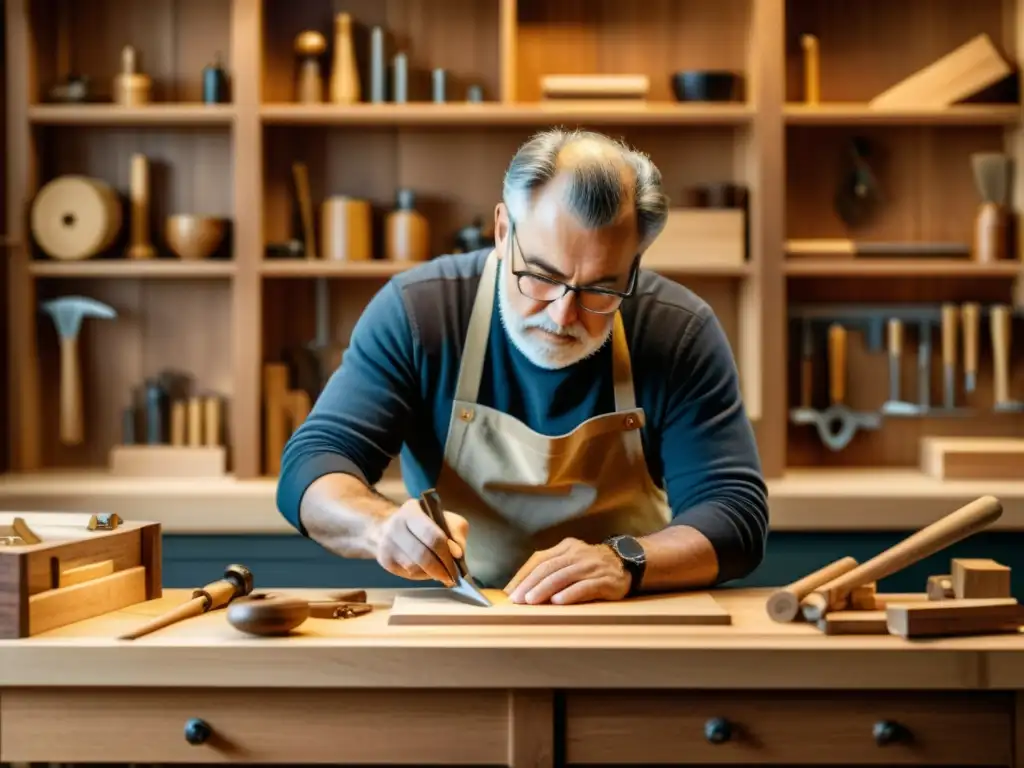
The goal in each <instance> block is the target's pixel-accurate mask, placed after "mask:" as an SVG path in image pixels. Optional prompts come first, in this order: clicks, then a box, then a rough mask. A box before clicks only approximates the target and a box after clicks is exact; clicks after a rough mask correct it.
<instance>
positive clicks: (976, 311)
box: [960, 301, 981, 393]
mask: <svg viewBox="0 0 1024 768" xmlns="http://www.w3.org/2000/svg"><path fill="white" fill-rule="evenodd" d="M980 318H981V308H980V307H979V306H978V304H977V303H976V302H973V301H972V302H967V303H966V304H964V305H963V307H961V309H960V319H961V327H962V328H963V341H964V392H967V393H971V392H974V390H975V388H976V387H977V386H978V326H979V324H980Z"/></svg>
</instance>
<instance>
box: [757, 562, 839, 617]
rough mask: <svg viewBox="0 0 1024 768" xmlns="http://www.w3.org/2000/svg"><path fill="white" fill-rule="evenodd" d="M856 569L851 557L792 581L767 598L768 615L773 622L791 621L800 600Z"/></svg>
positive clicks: (796, 613)
mask: <svg viewBox="0 0 1024 768" xmlns="http://www.w3.org/2000/svg"><path fill="white" fill-rule="evenodd" d="M856 567H857V561H856V560H854V559H853V558H852V557H844V558H841V559H839V560H836V561H835V562H833V563H829V564H828V565H826V566H825V567H824V568H819V569H818V570H816V571H815V572H814V573H810V574H808V575H807V576H804V577H803V578H802V579H800V580H799V581H794V582H793V583H792V584H790V585H789V586H787V587H783V588H782V589H780V590H778V591H776V592H773V593H772V594H771V596H770V597H769V598H768V603H767V605H766V608H767V609H768V615H769V616H770V617H771V618H772V620H774V621H780V622H787V621H793V620H794V619H795V618H796V617H797V616H798V615H799V614H800V601H801V600H803V599H804V598H805V597H806V596H807V595H809V594H810V593H811V592H813V591H814V590H815V589H817V588H818V587H820V586H821V585H822V584H826V583H828V582H829V581H831V580H832V579H834V578H836V577H838V576H842V575H843V574H844V573H848V572H849V571H852V570H853V569H854V568H856Z"/></svg>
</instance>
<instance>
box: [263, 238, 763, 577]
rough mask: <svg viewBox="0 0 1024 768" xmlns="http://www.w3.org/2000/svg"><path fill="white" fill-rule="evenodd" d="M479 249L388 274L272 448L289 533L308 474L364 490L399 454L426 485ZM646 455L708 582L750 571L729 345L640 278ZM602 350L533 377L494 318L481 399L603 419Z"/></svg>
mask: <svg viewBox="0 0 1024 768" xmlns="http://www.w3.org/2000/svg"><path fill="white" fill-rule="evenodd" d="M486 256H487V251H485V250H484V251H475V252H473V253H467V254H459V255H455V256H442V257H438V258H436V259H433V260H432V261H430V262H428V263H426V264H423V265H420V266H417V267H414V268H412V269H410V270H408V271H406V272H403V273H402V274H400V275H398V276H396V277H395V278H393V279H392V280H390V281H389V282H388V283H387V284H386V285H385V286H384V287H383V288H382V289H381V290H380V291H379V292H378V293H377V294H376V296H374V298H373V299H372V300H371V301H370V303H369V304H368V305H367V307H366V310H365V311H364V313H363V315H362V316H361V317H360V319H359V321H358V323H357V324H356V326H355V329H354V330H353V332H352V338H351V341H350V342H349V346H348V349H347V350H346V352H345V356H344V359H343V362H342V365H341V367H340V368H339V369H338V370H337V371H335V373H334V374H333V376H332V377H331V378H330V380H329V381H328V383H327V385H326V387H325V388H324V391H323V393H322V394H321V395H320V397H319V398H318V399H317V401H316V403H315V404H314V406H313V409H312V411H311V413H310V414H309V417H308V418H307V419H306V421H305V422H304V423H303V424H302V425H301V426H300V427H299V428H298V429H297V430H296V431H295V433H294V434H293V435H292V437H291V438H290V439H289V441H288V443H287V445H286V446H285V450H284V455H283V456H282V459H281V473H280V477H279V482H278V490H277V504H278V508H279V509H280V511H281V513H282V514H283V515H284V517H285V518H286V519H287V520H288V521H289V522H290V523H291V524H292V525H293V526H295V527H296V529H297V530H299V531H300V532H301V533H303V535H305V534H306V531H305V530H304V528H303V526H302V525H301V523H300V521H299V505H300V503H301V501H302V496H303V494H304V493H305V491H306V489H307V488H308V487H309V485H310V484H311V483H312V482H313V481H314V480H316V479H317V478H318V477H321V476H322V475H325V474H328V473H333V472H345V473H349V474H352V475H355V476H356V477H358V478H360V479H361V480H363V481H365V482H366V483H368V484H370V485H373V484H375V483H376V482H378V481H379V480H380V477H381V475H382V474H383V472H384V471H385V469H387V466H388V464H389V463H390V462H391V460H392V458H393V457H394V456H395V455H396V454H399V452H400V455H401V466H402V474H403V478H404V481H405V485H406V489H407V490H408V492H409V493H410V494H413V495H418V494H419V493H420V492H421V491H423V490H425V489H427V488H430V487H432V486H433V485H434V484H435V482H436V479H437V476H438V472H439V470H440V467H441V462H442V457H443V454H444V442H445V438H446V436H447V433H448V422H449V418H450V416H451V412H452V398H453V396H454V392H455V385H456V380H457V378H458V373H459V360H460V355H461V352H462V347H463V342H464V340H465V337H466V331H467V328H468V325H469V316H470V313H471V311H472V307H473V298H474V296H475V294H476V288H477V284H478V283H479V280H480V273H481V271H482V269H483V264H484V260H485V258H486ZM621 312H622V319H623V324H624V327H625V330H626V337H627V341H628V344H629V350H630V357H631V360H632V366H633V379H634V387H635V390H636V400H637V405H638V406H639V407H641V408H643V409H644V411H645V413H646V425H645V426H644V427H643V446H644V455H645V457H646V460H647V464H648V467H649V468H650V473H651V477H652V478H653V479H654V481H655V483H657V484H658V485H659V486H661V487H663V488H665V490H666V492H667V494H668V500H669V504H670V505H671V509H672V523H673V524H685V525H689V526H692V527H693V528H696V529H697V530H699V531H700V532H702V533H703V534H704V535H705V536H706V537H707V538H708V539H709V540H710V541H711V543H712V544H713V546H714V548H715V551H716V553H717V555H718V561H719V578H718V581H719V582H723V581H729V580H732V579H736V578H740V577H743V576H745V575H747V574H748V573H750V572H751V571H752V570H753V569H754V568H755V567H757V565H758V564H759V563H760V562H761V559H762V557H763V555H764V547H765V543H766V540H767V537H768V504H767V490H766V487H765V483H764V479H763V477H762V474H761V466H760V459H759V456H758V452H757V445H756V443H755V440H754V434H753V430H752V427H751V425H750V422H749V420H748V418H747V416H746V412H745V411H744V408H743V403H742V400H741V396H740V390H739V378H738V374H737V371H736V365H735V362H734V360H733V356H732V350H731V348H730V346H729V342H728V340H727V338H726V336H725V334H724V332H723V330H722V327H721V324H720V323H719V321H718V319H717V317H716V316H715V315H714V313H713V312H712V310H711V308H710V307H709V306H708V305H707V303H706V302H704V301H703V300H702V299H700V298H699V297H698V296H696V295H695V294H694V293H693V292H692V291H690V290H688V289H687V288H685V287H683V286H681V285H679V284H678V283H675V282H673V281H671V280H668V279H666V278H664V277H661V276H660V275H657V274H655V273H652V272H648V271H645V270H642V271H641V273H640V278H639V281H638V286H637V292H636V295H635V296H634V297H632V298H630V299H627V300H626V301H625V302H624V303H623V305H622V310H621ZM611 370H612V369H611V344H610V343H608V344H605V346H604V347H603V348H602V349H601V350H600V351H599V352H598V353H596V354H594V355H592V356H591V357H590V358H587V359H586V360H584V361H582V362H580V363H577V364H575V365H573V366H570V367H568V368H565V369H561V370H547V369H541V368H538V367H536V366H535V365H533V364H532V363H531V362H530V361H529V360H527V359H526V358H525V357H524V356H523V355H522V353H520V352H519V350H518V349H517V348H516V347H515V345H514V344H512V343H511V341H510V340H509V339H508V337H507V336H506V333H505V330H504V328H503V327H502V325H501V319H500V314H499V312H498V309H497V307H495V309H494V312H493V313H492V320H491V332H490V341H489V346H488V350H487V359H486V361H485V364H484V369H483V376H482V379H481V382H480V393H479V397H478V399H479V402H480V403H482V404H484V405H488V406H491V407H493V408H497V409H499V410H501V411H504V412H506V413H509V414H512V415H513V416H515V417H516V418H518V419H520V420H521V421H523V422H525V423H526V424H528V425H529V426H530V428H531V429H533V430H535V431H537V432H540V433H542V434H548V435H558V434H564V433H565V432H568V431H570V430H572V429H574V428H575V427H576V426H577V425H579V424H580V423H581V422H582V421H584V420H586V419H588V418H590V417H592V416H595V415H597V414H600V413H606V412H609V411H612V410H614V407H615V406H614V396H613V392H612V376H611Z"/></svg>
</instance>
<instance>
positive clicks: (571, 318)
mask: <svg viewBox="0 0 1024 768" xmlns="http://www.w3.org/2000/svg"><path fill="white" fill-rule="evenodd" d="M548 315H549V316H550V317H551V319H552V320H554V321H555V322H556V323H558V325H560V326H561V327H562V328H566V327H568V326H570V325H572V324H573V323H575V322H576V320H577V319H579V308H578V307H577V306H576V294H575V293H573V292H572V291H567V292H566V294H565V296H563V297H562V298H560V299H558V300H557V301H553V302H551V304H550V305H549V306H548Z"/></svg>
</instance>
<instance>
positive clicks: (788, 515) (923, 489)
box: [0, 467, 1024, 535]
mask: <svg viewBox="0 0 1024 768" xmlns="http://www.w3.org/2000/svg"><path fill="white" fill-rule="evenodd" d="M377 490H378V491H379V492H380V493H381V494H383V495H384V496H386V497H387V498H389V499H391V500H393V501H394V502H395V503H401V502H402V501H405V500H406V499H407V497H408V495H407V492H406V490H405V486H404V484H403V483H402V481H401V479H399V478H397V477H395V476H386V477H385V479H384V480H383V481H382V482H380V483H379V484H378V485H377ZM276 492H277V480H276V478H272V477H264V478H259V479H255V480H236V479H235V478H234V477H231V476H226V477H223V478H212V479H207V478H197V479H191V478H188V479H171V478H123V477H112V476H111V475H109V474H108V473H106V472H104V471H102V470H93V471H88V470H86V471H78V472H72V471H53V472H39V473H32V474H24V475H17V474H14V475H10V474H9V475H0V506H2V507H3V508H4V509H7V510H14V511H25V512H46V511H55V510H60V511H67V512H95V511H96V510H97V509H101V510H103V511H104V512H115V513H117V514H118V515H120V516H121V517H122V518H124V519H126V520H131V519H145V520H149V521H153V522H159V523H160V524H161V525H162V526H163V531H164V533H167V534H178V535H217V534H234V535H246V534H288V535H294V534H296V531H295V530H294V529H293V528H292V527H291V526H290V525H288V523H287V522H285V520H284V518H283V517H282V516H281V514H280V512H279V511H278V510H277V504H276V499H275V494H276ZM986 494H991V495H993V496H995V497H996V498H998V499H999V500H1000V501H1001V502H1002V503H1003V515H1002V517H1001V518H1000V519H999V520H997V521H996V522H995V523H994V524H993V525H992V526H991V529H990V530H1001V531H1022V532H1024V481H1003V480H995V481H988V480H976V481H974V480H971V481H967V480H960V481H949V480H946V481H942V480H935V479H933V478H930V477H927V476H926V475H923V474H922V473H920V472H917V471H915V470H913V469H891V468H886V467H882V468H875V467H872V468H865V469H837V470H827V469H826V470H823V469H793V470H790V471H789V472H787V473H786V475H785V476H784V477H782V478H778V479H773V480H769V481H768V496H769V503H770V504H771V529H772V530H773V531H811V532H847V531H865V532H870V531H881V532H885V531H889V532H895V531H899V532H910V531H914V530H918V529H920V528H922V527H924V526H925V525H928V524H929V523H932V522H934V521H935V520H937V519H938V518H940V517H942V516H943V515H946V514H948V513H950V512H952V511H954V510H956V509H957V508H958V507H961V506H963V505H964V504H967V503H969V502H971V501H973V500H974V499H976V498H978V497H979V496H984V495H986Z"/></svg>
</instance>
